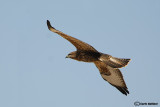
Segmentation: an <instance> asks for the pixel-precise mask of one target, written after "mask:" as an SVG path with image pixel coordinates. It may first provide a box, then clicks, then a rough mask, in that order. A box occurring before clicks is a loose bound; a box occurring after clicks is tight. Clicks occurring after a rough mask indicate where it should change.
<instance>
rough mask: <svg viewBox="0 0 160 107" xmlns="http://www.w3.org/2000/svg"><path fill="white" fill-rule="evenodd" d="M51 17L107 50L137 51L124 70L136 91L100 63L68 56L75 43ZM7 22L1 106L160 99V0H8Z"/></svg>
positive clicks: (1, 4)
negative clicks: (104, 72) (106, 73)
mask: <svg viewBox="0 0 160 107" xmlns="http://www.w3.org/2000/svg"><path fill="white" fill-rule="evenodd" d="M46 20H50V21H51V23H52V25H53V26H54V27H55V28H57V29H58V30H61V31H63V32H64V33H67V34H69V35H71V36H74V37H76V38H78V39H80V40H82V41H85V42H87V43H89V44H91V45H92V46H93V47H95V48H96V49H97V50H99V51H101V52H104V53H108V54H111V55H113V56H115V57H120V58H131V59H132V61H131V62H130V64H129V65H128V66H127V67H125V68H122V69H121V71H122V73H123V76H124V79H125V81H126V84H127V86H128V89H129V91H130V94H129V95H128V96H125V95H123V94H121V93H120V92H119V91H118V90H117V89H115V88H114V87H112V86H111V85H110V84H108V83H107V82H106V81H104V80H103V79H102V78H101V76H100V74H99V71H98V69H97V68H96V67H95V66H94V64H91V63H84V62H77V61H74V60H70V59H65V56H66V55H67V54H68V53H70V52H72V51H74V50H75V48H74V46H72V45H71V44H70V43H69V42H68V41H66V40H64V39H63V38H61V37H59V36H58V35H56V34H54V33H52V32H50V31H49V30H48V29H47V25H46ZM0 29H1V32H0V50H1V51H0V107H133V106H134V102H135V101H140V102H157V103H160V92H159V90H160V85H159V81H160V77H159V76H160V70H159V66H160V62H159V61H160V1H159V0H43V1H42V0H25V1H23V0H3V1H2V0H1V1H0ZM159 105H160V104H159ZM154 107H156V106H154Z"/></svg>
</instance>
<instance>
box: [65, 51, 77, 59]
mask: <svg viewBox="0 0 160 107" xmlns="http://www.w3.org/2000/svg"><path fill="white" fill-rule="evenodd" d="M76 55H77V52H76V51H74V52H71V53H69V54H68V55H67V56H66V58H71V59H75V58H76Z"/></svg>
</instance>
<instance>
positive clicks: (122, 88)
mask: <svg viewBox="0 0 160 107" xmlns="http://www.w3.org/2000/svg"><path fill="white" fill-rule="evenodd" d="M115 87H116V88H117V89H118V90H119V91H120V92H121V93H123V94H124V95H126V96H127V94H129V91H128V89H127V87H118V86H115Z"/></svg>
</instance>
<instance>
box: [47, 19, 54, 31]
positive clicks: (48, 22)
mask: <svg viewBox="0 0 160 107" xmlns="http://www.w3.org/2000/svg"><path fill="white" fill-rule="evenodd" d="M47 26H48V29H49V30H51V28H53V29H55V28H54V27H52V26H51V23H50V21H49V20H47Z"/></svg>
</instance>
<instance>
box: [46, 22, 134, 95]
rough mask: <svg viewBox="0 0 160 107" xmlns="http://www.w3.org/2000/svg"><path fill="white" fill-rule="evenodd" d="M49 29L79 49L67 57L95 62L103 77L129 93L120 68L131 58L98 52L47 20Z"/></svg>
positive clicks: (125, 92)
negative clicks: (57, 28) (59, 29)
mask: <svg viewBox="0 0 160 107" xmlns="http://www.w3.org/2000/svg"><path fill="white" fill-rule="evenodd" d="M47 26H48V29H49V30H50V31H52V32H54V33H57V34H58V35H60V36H62V37H63V38H65V39H67V40H68V41H69V42H71V43H72V44H73V45H74V46H75V47H76V48H77V51H74V52H71V53H69V54H68V55H67V56H66V58H71V59H74V60H77V61H83V62H93V63H94V64H95V65H96V67H97V68H98V69H99V71H100V74H101V76H102V78H103V79H104V80H106V81H108V82H109V83H110V84H111V85H112V86H114V87H116V88H117V89H118V90H119V91H120V92H122V93H123V94H125V95H127V94H129V91H128V88H127V86H126V84H125V81H124V79H123V76H122V74H121V72H120V70H119V69H118V68H121V67H125V66H126V65H127V64H128V63H129V61H130V60H131V59H122V58H116V57H112V56H111V55H108V54H104V53H101V52H98V51H97V50H96V49H95V48H93V47H92V46H91V45H89V44H87V43H85V42H82V41H80V40H78V39H76V38H74V37H71V36H69V35H67V34H64V33H63V32H61V31H58V30H56V29H55V28H54V27H52V26H51V24H50V22H49V21H48V20H47Z"/></svg>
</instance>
